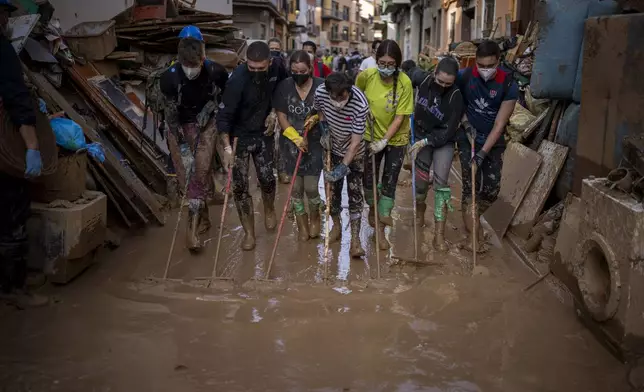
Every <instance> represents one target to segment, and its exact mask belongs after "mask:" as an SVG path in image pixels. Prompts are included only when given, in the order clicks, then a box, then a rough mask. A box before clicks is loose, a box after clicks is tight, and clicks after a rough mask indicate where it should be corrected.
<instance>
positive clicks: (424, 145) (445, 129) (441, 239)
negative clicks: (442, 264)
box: [410, 57, 463, 252]
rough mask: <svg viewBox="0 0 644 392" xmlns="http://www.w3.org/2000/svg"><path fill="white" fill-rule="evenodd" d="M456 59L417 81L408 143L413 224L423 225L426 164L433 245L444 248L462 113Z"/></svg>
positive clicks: (447, 59) (426, 184)
mask: <svg viewBox="0 0 644 392" xmlns="http://www.w3.org/2000/svg"><path fill="white" fill-rule="evenodd" d="M457 74H458V62H457V61H456V60H455V59H453V58H451V57H446V58H444V59H442V60H441V61H440V62H439V63H438V65H437V66H436V70H435V73H434V74H433V75H427V76H426V78H425V80H423V81H422V82H421V83H420V86H419V87H418V92H417V95H416V106H415V109H414V121H415V124H414V125H415V132H416V134H415V137H416V140H417V141H416V142H415V143H414V145H413V146H412V147H411V151H410V153H411V155H412V159H415V160H416V195H415V197H416V207H417V209H418V210H417V218H416V219H417V224H418V226H419V227H422V226H424V225H425V211H426V210H427V204H426V199H427V192H428V191H429V185H430V168H431V167H433V168H434V178H433V185H434V241H433V244H434V248H435V249H436V250H438V251H442V252H444V251H446V250H447V249H448V246H447V242H446V241H445V222H446V220H447V211H448V209H449V208H451V206H450V204H449V202H450V200H451V198H452V193H451V190H450V187H449V183H448V178H449V172H450V169H451V167H452V158H453V157H454V142H455V141H456V134H457V131H458V127H459V123H460V120H461V116H462V113H463V97H462V96H461V92H460V90H459V89H458V87H457V86H456V84H455V82H456V76H457Z"/></svg>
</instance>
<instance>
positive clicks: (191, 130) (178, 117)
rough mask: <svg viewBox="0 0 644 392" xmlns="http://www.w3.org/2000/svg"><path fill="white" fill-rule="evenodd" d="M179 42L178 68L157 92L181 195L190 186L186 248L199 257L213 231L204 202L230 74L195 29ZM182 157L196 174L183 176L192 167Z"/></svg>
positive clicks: (190, 28)
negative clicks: (219, 112) (217, 121)
mask: <svg viewBox="0 0 644 392" xmlns="http://www.w3.org/2000/svg"><path fill="white" fill-rule="evenodd" d="M179 38H181V40H180V41H179V49H178V55H177V62H176V63H174V64H173V65H172V66H170V68H168V69H167V70H166V71H165V72H164V73H163V74H162V75H161V79H160V86H159V87H160V90H161V92H162V93H163V96H164V99H165V109H164V114H165V120H166V123H167V126H168V130H169V132H168V149H169V150H170V156H171V158H172V163H173V166H174V169H175V170H176V172H177V177H178V183H179V184H180V185H181V186H180V188H181V190H182V191H183V190H185V189H186V181H187V182H188V184H187V195H186V197H187V199H188V202H189V204H190V208H189V213H188V228H187V230H186V246H187V247H188V249H190V250H192V251H198V250H200V249H201V248H202V242H201V240H200V239H199V235H200V234H205V233H206V232H207V231H208V230H209V229H210V226H211V224H210V219H209V211H208V203H207V201H208V199H209V198H212V196H213V195H214V184H213V182H212V175H211V173H212V161H213V154H214V151H215V134H216V128H215V120H214V115H215V111H216V110H217V107H218V105H219V100H220V97H221V93H222V92H223V90H224V88H225V86H226V82H227V81H228V72H227V71H226V69H225V68H224V67H223V66H221V65H220V64H217V63H215V62H213V61H210V60H207V59H206V53H205V44H204V41H203V36H202V34H201V31H200V30H199V28H197V27H196V26H186V27H185V28H184V29H183V30H182V31H181V33H180V34H179ZM182 155H183V156H184V157H185V156H192V157H193V158H194V163H193V164H192V166H194V171H192V174H191V175H189V176H187V175H186V173H188V172H190V171H191V170H193V167H184V165H183V162H184V161H183V160H182ZM217 199H218V200H221V199H223V197H218V198H217Z"/></svg>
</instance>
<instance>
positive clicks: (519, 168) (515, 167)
mask: <svg viewBox="0 0 644 392" xmlns="http://www.w3.org/2000/svg"><path fill="white" fill-rule="evenodd" d="M541 161H542V158H541V156H540V155H539V154H537V152H536V151H533V150H531V149H529V148H528V147H526V146H524V145H523V144H519V143H510V144H508V147H507V149H506V150H505V155H504V157H503V170H502V173H501V190H500V191H499V197H498V198H497V199H496V201H495V202H494V203H492V205H491V206H490V208H489V209H488V210H487V211H486V212H485V214H484V217H485V220H486V221H487V222H488V223H489V224H490V226H491V227H492V229H494V232H495V233H496V235H497V236H498V237H499V239H501V238H503V236H504V235H505V232H506V231H507V230H508V227H509V226H510V222H512V218H513V217H514V213H515V212H516V211H517V209H518V208H519V205H520V204H521V201H522V200H523V197H524V196H525V194H526V192H527V191H528V188H529V187H530V184H531V183H532V180H533V179H534V177H535V175H536V174H537V170H539V166H540V165H541Z"/></svg>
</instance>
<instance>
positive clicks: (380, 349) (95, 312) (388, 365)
mask: <svg viewBox="0 0 644 392" xmlns="http://www.w3.org/2000/svg"><path fill="white" fill-rule="evenodd" d="M254 183H255V182H254V181H253V180H251V184H254ZM286 190H287V187H286V186H280V193H279V195H278V201H277V208H278V212H281V208H282V207H283V203H284V199H285V193H286ZM453 195H454V198H453V200H452V204H453V205H454V207H455V211H454V212H452V213H449V214H448V224H447V232H446V237H447V239H448V241H449V242H450V251H449V252H448V253H446V254H438V253H435V252H434V251H433V250H432V246H431V243H432V239H433V233H432V230H433V226H432V223H431V222H432V220H433V218H432V211H431V208H428V211H427V215H426V217H425V220H426V222H428V227H424V228H419V249H418V254H419V258H420V259H421V260H427V261H433V262H439V263H442V265H441V266H432V267H419V266H415V265H411V264H408V265H394V262H393V259H392V258H391V257H390V256H391V255H392V254H393V255H399V256H403V257H405V258H411V257H413V254H414V250H413V234H412V233H413V228H412V226H411V224H412V209H411V195H410V189H409V188H408V187H405V186H401V187H399V192H398V194H397V200H396V209H395V213H394V214H393V216H394V218H395V224H394V227H393V228H387V237H388V239H389V241H390V242H391V243H392V245H393V246H392V250H391V251H389V252H381V253H380V254H381V262H382V263H383V269H382V273H383V279H382V280H383V281H385V282H386V283H387V284H386V285H384V286H381V285H378V284H370V281H371V278H375V277H376V264H375V263H376V258H375V254H374V247H375V245H374V242H373V229H372V228H370V227H369V226H368V224H367V220H366V213H365V217H364V219H363V226H362V232H361V241H362V245H363V247H364V248H365V250H366V252H367V255H366V256H365V257H363V258H361V259H353V260H352V259H350V257H349V233H350V231H349V227H348V216H347V215H346V211H345V213H344V214H343V217H342V220H343V239H342V242H341V243H340V244H334V245H332V246H331V253H332V258H331V260H330V264H329V275H330V276H331V280H330V282H329V283H328V285H324V282H323V272H324V262H323V248H324V243H323V240H322V239H319V240H311V241H309V242H307V243H299V242H298V241H297V233H296V232H295V228H296V226H295V223H294V222H293V221H291V220H288V221H287V222H286V226H285V228H284V231H283V237H282V238H281V240H280V247H279V249H278V252H277V257H276V260H275V265H274V269H273V271H272V273H271V277H273V278H277V279H278V280H280V281H281V282H282V284H278V285H275V289H274V290H267V291H258V290H253V289H249V288H248V285H244V284H245V283H247V282H248V281H249V279H250V278H251V277H253V276H258V277H261V276H263V274H264V273H265V268H266V266H267V264H268V261H269V257H270V252H271V250H272V245H273V241H274V239H275V233H266V232H265V229H264V225H263V222H262V219H263V217H262V216H261V215H260V214H258V213H256V215H255V219H256V224H255V227H256V235H257V248H256V250H255V251H253V252H241V251H240V250H239V245H240V242H241V240H242V236H243V231H242V229H241V226H240V225H239V219H238V217H237V214H236V211H235V209H234V207H233V204H232V202H231V203H230V204H229V206H227V208H229V211H228V214H227V217H226V226H225V228H224V238H223V240H222V246H223V248H222V250H221V256H220V260H219V269H218V271H217V272H218V274H219V275H223V276H227V277H232V278H234V284H233V286H229V287H226V289H222V288H221V287H223V286H219V285H216V288H214V289H205V288H203V287H198V285H197V284H195V281H194V279H195V278H197V277H203V276H210V274H211V272H212V267H213V263H214V259H213V258H214V254H215V249H214V248H215V246H216V243H217V241H216V238H215V236H216V235H217V233H218V228H217V227H213V228H212V229H211V230H210V233H209V236H210V237H211V238H210V240H209V241H207V242H206V249H205V250H204V251H203V252H202V253H200V254H198V255H191V254H190V253H189V252H188V251H187V250H185V249H184V248H183V246H177V248H176V250H175V255H174V257H173V263H172V265H171V268H170V276H169V277H170V278H173V279H179V280H182V281H184V282H185V284H182V283H180V282H175V281H172V282H168V283H165V284H159V283H158V282H154V281H150V280H146V278H149V277H152V276H155V277H160V276H162V274H163V270H164V268H165V261H166V258H167V252H168V249H169V245H170V240H171V237H172V229H173V228H174V219H176V215H172V216H171V217H170V219H169V220H168V223H169V224H167V225H166V226H165V227H163V228H151V229H148V230H147V231H146V232H142V233H133V234H130V235H129V237H128V238H125V239H124V240H123V243H122V245H121V247H120V248H119V249H117V250H115V251H111V252H110V251H107V250H104V251H102V252H101V253H100V255H99V257H100V262H99V264H98V265H96V266H95V267H94V268H92V269H90V270H89V271H87V272H86V273H85V274H84V275H82V276H81V277H80V278H79V279H77V280H76V281H74V282H72V283H70V284H69V285H67V286H64V287H49V288H47V290H48V291H49V292H50V293H51V294H52V295H54V296H56V297H57V298H58V300H59V302H58V303H57V304H55V305H52V306H50V307H48V308H44V309H34V310H28V311H15V310H12V309H8V308H2V307H0V319H1V320H2V321H1V322H0V336H2V338H0V347H1V349H0V385H1V386H2V388H0V390H3V391H24V390H33V391H66V392H68V391H174V392H176V391H430V392H441V391H444V392H448V391H449V392H461V391H462V392H475V391H493V392H497V391H499V392H504V391H507V392H518V391H521V392H531V391H534V392H543V391H548V392H559V391H561V392H563V391H566V392H568V391H585V392H593V391H597V392H605V391H623V390H626V381H625V375H624V374H625V373H624V369H623V368H622V366H621V365H620V364H619V363H618V362H617V361H616V360H615V359H614V358H613V357H611V356H610V354H608V352H606V351H605V350H604V349H603V348H602V347H601V346H600V345H599V343H597V342H596V341H595V340H594V339H593V337H592V336H591V334H590V333H589V332H588V331H587V330H585V329H584V328H583V327H582V325H581V324H580V323H579V322H578V321H577V319H576V316H575V315H574V312H573V310H572V309H568V308H566V307H564V306H563V305H562V304H560V303H559V302H558V301H557V299H556V298H555V297H554V296H553V295H552V294H551V293H550V292H549V291H548V289H547V287H546V286H545V285H537V286H536V287H534V288H533V289H532V290H530V291H529V292H527V293H524V292H523V291H522V290H523V288H524V287H525V286H526V285H528V284H529V283H531V282H532V281H533V280H534V276H533V275H531V274H530V273H528V272H527V271H526V270H524V269H523V268H522V267H521V266H520V265H519V262H518V261H517V260H516V259H515V256H514V255H513V254H512V253H511V251H509V250H507V249H496V248H493V247H491V249H490V252H488V253H487V254H485V255H483V256H481V257H479V263H480V264H481V265H483V266H485V267H487V268H488V269H489V271H490V274H489V276H485V277H482V276H474V277H472V276H470V275H469V274H468V273H467V266H468V265H469V261H470V255H469V254H468V253H466V252H464V251H462V250H459V249H457V246H456V244H457V243H458V242H459V241H461V240H462V238H461V237H462V235H463V231H462V223H461V220H460V211H459V207H460V205H459V204H460V202H459V200H458V198H459V196H460V189H459V188H458V185H457V184H456V182H455V183H454V184H453ZM345 197H346V196H345ZM255 203H256V206H258V208H255V210H256V211H261V210H262V209H261V208H259V206H261V204H260V201H259V199H258V196H257V195H255ZM346 203H347V201H346V199H345V200H344V202H343V205H344V206H346ZM432 205H433V202H432V200H428V206H432ZM210 211H211V219H212V220H213V223H214V224H215V226H216V225H217V224H218V220H219V219H218V217H219V216H220V215H219V214H220V213H221V207H216V206H213V207H211V209H210ZM183 238H184V236H183V231H181V232H180V233H179V238H178V241H179V242H178V244H180V245H183Z"/></svg>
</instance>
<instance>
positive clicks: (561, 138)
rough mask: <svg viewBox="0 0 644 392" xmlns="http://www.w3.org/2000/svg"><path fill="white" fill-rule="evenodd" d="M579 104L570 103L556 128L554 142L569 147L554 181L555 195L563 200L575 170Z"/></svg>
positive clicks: (569, 187) (569, 188)
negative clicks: (564, 160) (562, 165)
mask: <svg viewBox="0 0 644 392" xmlns="http://www.w3.org/2000/svg"><path fill="white" fill-rule="evenodd" d="M579 109H580V105H579V104H576V103H572V104H570V106H568V109H566V111H565V112H564V115H563V118H562V119H561V124H560V125H559V128H558V129H557V136H556V137H555V142H556V143H559V144H561V145H562V146H566V147H568V148H570V150H569V151H568V157H567V158H566V162H565V163H564V167H563V168H562V169H561V172H560V173H559V177H558V178H557V182H556V183H555V195H557V197H558V198H559V199H561V200H563V199H564V198H565V197H566V195H567V194H568V192H571V191H572V179H573V173H574V170H575V158H576V157H577V132H578V131H577V129H578V126H579V112H580V110H579Z"/></svg>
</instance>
